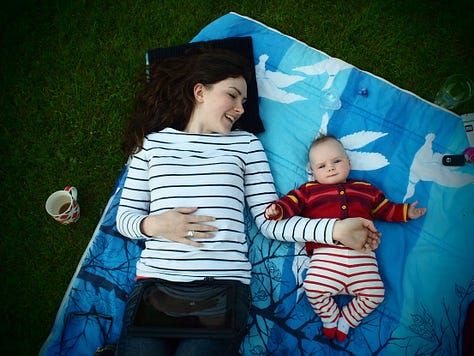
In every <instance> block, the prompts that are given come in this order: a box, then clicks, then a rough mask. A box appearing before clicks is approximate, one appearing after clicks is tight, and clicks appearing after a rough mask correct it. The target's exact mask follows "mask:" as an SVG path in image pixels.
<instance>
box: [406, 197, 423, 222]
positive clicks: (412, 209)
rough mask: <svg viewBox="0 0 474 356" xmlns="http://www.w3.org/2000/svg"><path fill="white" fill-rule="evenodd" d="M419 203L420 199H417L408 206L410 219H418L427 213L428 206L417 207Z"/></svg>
mask: <svg viewBox="0 0 474 356" xmlns="http://www.w3.org/2000/svg"><path fill="white" fill-rule="evenodd" d="M417 205H418V201H415V202H413V203H411V204H410V206H409V207H408V217H409V218H410V219H412V220H413V219H418V218H419V217H421V216H423V215H425V213H426V208H417V207H416V206H417Z"/></svg>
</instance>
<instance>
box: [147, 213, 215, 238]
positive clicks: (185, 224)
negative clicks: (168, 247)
mask: <svg viewBox="0 0 474 356" xmlns="http://www.w3.org/2000/svg"><path fill="white" fill-rule="evenodd" d="M197 210H198V209H197V208H175V209H172V210H169V211H167V212H165V213H162V214H159V215H149V216H147V217H146V218H145V219H143V221H142V224H141V230H142V232H143V233H144V234H145V235H147V236H150V237H152V238H153V236H161V237H165V238H167V239H169V240H171V241H175V242H180V243H183V244H185V245H190V246H195V247H201V246H202V244H200V243H199V242H197V241H194V240H193V239H206V238H207V239H208V238H213V237H214V234H213V233H214V232H216V231H217V228H216V227H214V226H211V225H207V224H203V223H206V222H211V221H215V220H216V219H215V218H214V217H212V216H206V215H192V213H194V212H196V211H197Z"/></svg>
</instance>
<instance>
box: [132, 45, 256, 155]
mask: <svg viewBox="0 0 474 356" xmlns="http://www.w3.org/2000/svg"><path fill="white" fill-rule="evenodd" d="M147 72H148V74H149V75H148V77H145V78H143V79H141V80H140V81H139V84H140V86H139V89H138V91H137V93H136V95H135V97H134V100H133V107H132V113H131V116H130V119H129V120H128V123H127V125H126V128H125V135H124V142H123V148H124V150H125V152H126V153H127V154H133V153H136V152H138V151H139V150H140V149H141V148H142V145H143V139H144V138H145V136H146V135H148V134H149V133H151V132H157V131H160V130H163V129H165V128H167V127H169V128H173V129H176V130H180V131H182V130H184V129H185V127H186V125H187V124H188V121H189V119H190V117H191V113H192V111H193V109H194V91H193V90H194V86H195V85H196V84H197V83H202V84H204V85H212V84H214V83H217V82H220V81H222V80H224V79H227V78H237V77H243V78H244V79H245V81H246V82H247V83H248V82H249V80H250V75H251V74H250V73H251V70H250V67H249V65H248V61H247V60H246V59H244V58H243V57H242V56H240V55H239V54H238V53H237V52H234V51H230V50H223V49H212V48H205V47H201V48H198V49H193V51H192V53H186V55H184V56H179V57H173V58H168V59H164V60H163V61H161V62H159V63H158V64H155V65H152V66H150V67H149V68H148V71H147Z"/></svg>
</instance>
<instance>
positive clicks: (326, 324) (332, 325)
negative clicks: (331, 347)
mask: <svg viewBox="0 0 474 356" xmlns="http://www.w3.org/2000/svg"><path fill="white" fill-rule="evenodd" d="M336 326H337V321H333V322H332V323H323V328H326V329H332V328H335V327H336Z"/></svg>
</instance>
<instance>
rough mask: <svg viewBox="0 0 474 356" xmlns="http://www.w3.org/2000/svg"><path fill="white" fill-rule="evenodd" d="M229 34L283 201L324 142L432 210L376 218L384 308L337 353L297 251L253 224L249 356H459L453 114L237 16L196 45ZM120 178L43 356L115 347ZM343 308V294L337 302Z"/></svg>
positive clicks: (465, 176)
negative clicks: (242, 52)
mask: <svg viewBox="0 0 474 356" xmlns="http://www.w3.org/2000/svg"><path fill="white" fill-rule="evenodd" d="M232 36H252V38H253V45H254V55H255V63H256V75H257V83H258V90H259V105H260V115H261V118H262V120H263V123H264V125H265V129H266V131H265V132H264V133H262V134H260V135H259V138H260V139H261V141H262V143H263V145H264V147H265V150H266V152H267V154H268V158H269V162H270V165H271V169H272V173H273V175H274V178H275V183H276V188H277V191H278V192H279V194H285V193H287V192H288V191H289V190H290V189H293V188H296V187H298V186H299V185H300V184H301V183H303V182H304V181H306V180H307V179H308V174H307V172H306V164H307V158H306V154H307V149H308V146H309V143H310V142H311V140H312V139H313V138H314V137H315V136H316V135H317V134H318V133H319V132H329V133H331V134H333V135H335V136H337V137H338V138H340V139H341V141H342V142H343V143H344V145H345V147H346V148H347V150H348V152H349V155H350V158H351V161H352V166H353V172H352V175H351V177H352V178H359V179H366V180H369V181H371V182H372V183H373V184H375V185H376V186H378V187H379V188H381V189H382V190H383V191H384V192H385V193H386V195H387V197H388V198H389V199H391V200H393V201H397V202H413V201H415V200H418V201H419V206H421V207H427V208H428V212H427V214H426V215H425V216H424V217H423V218H421V219H418V220H415V221H410V222H408V223H403V224H402V223H384V222H379V221H376V226H377V227H378V229H379V230H380V231H381V232H382V233H383V236H382V243H381V245H380V247H379V249H378V250H377V258H378V262H379V267H380V273H381V276H382V279H383V281H384V283H385V288H386V296H385V301H384V302H383V303H382V304H381V305H380V306H379V307H378V308H377V309H376V310H375V311H374V312H373V313H372V314H370V315H369V316H368V317H367V318H365V319H364V320H363V322H362V323H361V324H360V325H359V326H358V327H357V328H355V329H353V330H352V331H351V332H350V334H349V336H348V338H347V339H346V340H345V341H344V342H342V343H339V342H336V341H330V340H328V339H327V338H325V337H323V336H322V333H321V322H320V319H319V318H318V317H317V316H316V315H315V313H314V312H313V310H312V308H311V307H310V305H309V302H308V301H307V299H306V296H305V293H304V290H303V288H302V282H303V279H304V275H305V273H306V268H307V263H308V257H307V256H306V255H305V252H304V249H303V248H302V246H300V245H297V244H292V243H284V242H279V241H273V240H269V239H266V238H264V237H263V236H262V235H261V234H260V233H259V232H258V231H257V229H256V228H255V226H254V225H253V224H252V221H251V219H247V221H248V224H247V226H248V236H249V246H250V250H249V258H250V260H251V262H252V265H253V279H252V283H251V290H252V297H253V306H252V310H251V316H250V319H249V333H248V335H247V337H246V338H245V340H244V343H243V344H242V352H243V354H244V355H293V356H297V355H316V354H324V355H351V354H353V355H368V354H380V355H394V354H397V355H398V354H408V355H412V354H419V355H424V354H435V355H459V354H461V345H462V326H463V321H464V319H465V315H466V310H467V307H468V305H469V304H470V303H471V302H472V301H473V299H474V285H473V279H474V263H473V262H472V258H473V256H474V238H473V234H472V223H473V222H474V210H473V201H474V184H473V182H474V167H473V165H472V164H467V165H465V166H463V167H446V166H443V165H442V164H441V158H442V156H443V155H444V154H455V153H461V152H462V151H463V150H464V149H465V148H466V147H468V141H467V138H466V134H465V131H464V127H463V125H462V122H461V120H460V119H459V117H458V116H456V115H454V114H452V113H450V112H448V111H446V110H443V109H440V108H438V107H436V106H434V105H432V104H431V103H429V102H426V101H424V100H422V99H421V98H419V97H417V96H416V95H414V94H412V93H410V92H407V91H404V90H402V89H400V88H398V87H396V86H394V85H393V84H391V83H389V82H387V81H385V80H383V79H382V78H378V77H376V76H374V75H372V74H370V73H367V72H364V71H363V70H360V69H359V68H356V67H354V66H352V65H350V64H349V63H346V62H344V61H342V60H340V59H337V58H331V57H329V56H328V55H326V54H325V53H323V52H321V51H318V50H317V49H314V48H311V47H309V46H307V45H306V44H304V43H302V42H300V41H298V40H296V39H294V38H291V37H288V36H286V35H284V34H282V33H280V32H278V31H276V30H274V29H271V28H269V27H267V26H265V25H263V24H261V23H259V22H256V21H254V20H252V19H249V18H246V17H243V16H240V15H238V14H235V13H229V14H227V15H225V16H223V17H221V18H219V19H217V20H215V21H214V22H212V23H211V24H209V25H208V26H206V27H205V28H204V29H203V30H202V31H201V32H200V33H199V34H198V35H197V36H196V37H195V38H194V39H193V41H202V40H211V39H219V38H225V37H232ZM328 98H329V99H333V100H332V101H331V100H330V101H329V103H328V102H327V100H326V99H328ZM328 104H330V105H328ZM125 172H126V169H124V172H123V173H122V175H121V176H120V177H119V179H118V181H117V187H116V189H115V190H114V192H113V194H112V196H111V199H110V202H109V204H108V206H107V209H106V211H105V213H104V215H103V217H102V220H101V221H100V223H99V225H98V228H97V230H96V232H95V233H94V235H93V237H92V240H91V243H90V244H89V246H88V248H87V249H86V251H85V254H84V257H83V259H82V261H81V263H80V265H79V266H78V270H77V272H76V274H75V275H74V277H73V279H72V281H71V284H70V287H69V289H68V291H67V293H66V295H65V297H64V300H63V303H62V305H61V307H60V309H59V312H58V316H57V319H56V323H55V325H54V326H53V329H52V331H51V334H50V337H49V338H48V340H47V341H46V342H45V344H44V346H43V349H42V351H41V353H42V354H45V355H62V354H64V355H65V354H74V355H81V354H87V355H91V354H92V353H93V352H94V351H95V349H96V348H97V347H100V346H103V345H107V344H114V343H115V342H116V341H117V339H118V336H119V333H120V329H121V317H122V314H123V309H124V305H125V304H124V303H125V299H126V295H127V293H128V292H129V291H130V290H131V287H132V285H133V277H134V272H135V262H136V260H137V258H138V254H139V251H140V248H141V247H140V245H139V243H136V242H132V241H129V240H127V239H125V238H123V237H122V236H120V235H119V234H118V233H117V231H116V229H115V224H114V221H115V214H116V208H117V204H118V200H119V198H120V192H121V190H120V189H121V187H122V185H123V179H124V174H125ZM348 300H349V299H348V297H346V296H340V297H339V299H338V303H340V304H343V303H347V301H348Z"/></svg>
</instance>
